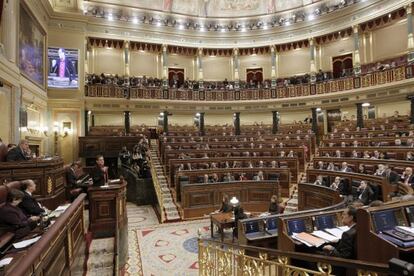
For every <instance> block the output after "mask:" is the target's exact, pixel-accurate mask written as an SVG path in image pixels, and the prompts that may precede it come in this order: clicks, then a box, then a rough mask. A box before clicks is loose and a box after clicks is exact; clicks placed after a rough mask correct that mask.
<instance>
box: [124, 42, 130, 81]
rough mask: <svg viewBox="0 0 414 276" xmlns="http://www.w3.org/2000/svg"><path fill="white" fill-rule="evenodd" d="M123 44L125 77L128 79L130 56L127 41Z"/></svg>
mask: <svg viewBox="0 0 414 276" xmlns="http://www.w3.org/2000/svg"><path fill="white" fill-rule="evenodd" d="M124 44H125V48H124V65H125V75H126V76H127V77H128V79H129V75H130V70H129V58H130V55H129V41H128V40H125V41H124Z"/></svg>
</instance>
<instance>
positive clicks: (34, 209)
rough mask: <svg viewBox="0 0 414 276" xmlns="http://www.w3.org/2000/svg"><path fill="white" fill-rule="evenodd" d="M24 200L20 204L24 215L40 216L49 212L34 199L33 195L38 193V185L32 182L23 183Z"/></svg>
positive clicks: (25, 181)
mask: <svg viewBox="0 0 414 276" xmlns="http://www.w3.org/2000/svg"><path fill="white" fill-rule="evenodd" d="M21 184H22V186H21V188H22V191H23V194H24V196H23V199H22V202H20V203H19V205H18V206H19V208H20V209H22V211H23V213H25V214H26V215H27V216H40V215H41V214H44V213H46V212H47V210H46V209H45V208H44V207H43V206H42V205H41V204H40V203H39V202H37V200H36V199H35V198H34V197H33V193H34V192H35V191H36V183H35V182H34V181H33V180H31V179H28V180H23V181H22V182H21Z"/></svg>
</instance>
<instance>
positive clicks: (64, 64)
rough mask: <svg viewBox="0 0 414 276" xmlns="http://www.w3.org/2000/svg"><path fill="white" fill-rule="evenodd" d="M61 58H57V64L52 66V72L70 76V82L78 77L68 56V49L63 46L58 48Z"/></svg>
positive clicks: (63, 76)
mask: <svg viewBox="0 0 414 276" xmlns="http://www.w3.org/2000/svg"><path fill="white" fill-rule="evenodd" d="M58 54H59V59H58V60H56V64H55V66H53V68H52V73H55V74H56V76H58V77H59V78H69V84H70V83H71V82H72V80H73V79H74V78H75V77H76V70H75V67H74V66H73V64H72V62H71V61H70V60H68V59H67V58H66V51H65V49H63V48H59V50H58Z"/></svg>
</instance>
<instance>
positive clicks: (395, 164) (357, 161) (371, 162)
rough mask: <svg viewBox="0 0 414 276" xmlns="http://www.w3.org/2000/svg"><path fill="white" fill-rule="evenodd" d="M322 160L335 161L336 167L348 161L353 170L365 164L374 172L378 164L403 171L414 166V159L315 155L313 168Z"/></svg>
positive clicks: (326, 161) (366, 167) (370, 171)
mask: <svg viewBox="0 0 414 276" xmlns="http://www.w3.org/2000/svg"><path fill="white" fill-rule="evenodd" d="M320 161H322V162H323V163H324V164H325V165H327V164H329V163H333V164H334V165H335V166H336V167H338V168H340V167H341V164H342V162H346V163H347V164H348V166H349V167H352V169H353V171H354V172H356V171H358V167H359V165H361V164H362V165H364V166H365V169H366V170H367V172H368V173H372V174H374V173H375V171H376V170H377V168H378V165H380V164H383V165H387V166H388V167H390V168H391V169H393V170H394V171H396V172H398V173H401V172H402V171H404V169H405V168H407V167H413V166H414V162H413V161H405V160H395V159H364V158H335V157H314V158H313V168H317V167H318V162H320Z"/></svg>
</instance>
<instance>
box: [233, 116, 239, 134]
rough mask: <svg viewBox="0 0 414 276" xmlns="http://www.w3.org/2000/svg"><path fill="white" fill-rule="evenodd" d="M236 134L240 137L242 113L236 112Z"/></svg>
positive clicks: (234, 119)
mask: <svg viewBox="0 0 414 276" xmlns="http://www.w3.org/2000/svg"><path fill="white" fill-rule="evenodd" d="M233 124H234V133H235V134H236V135H240V112H235V113H234V115H233Z"/></svg>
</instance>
